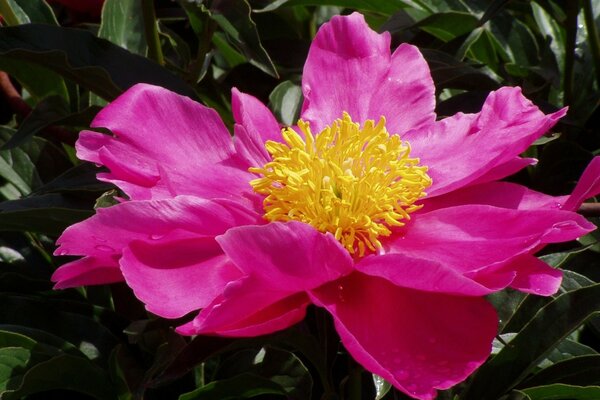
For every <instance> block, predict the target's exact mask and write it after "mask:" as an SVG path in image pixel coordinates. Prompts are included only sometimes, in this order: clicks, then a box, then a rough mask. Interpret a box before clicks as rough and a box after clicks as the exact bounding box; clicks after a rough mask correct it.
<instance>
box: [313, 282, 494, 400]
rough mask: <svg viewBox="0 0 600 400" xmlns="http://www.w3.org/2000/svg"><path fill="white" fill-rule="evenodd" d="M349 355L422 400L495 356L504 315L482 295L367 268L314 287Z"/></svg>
mask: <svg viewBox="0 0 600 400" xmlns="http://www.w3.org/2000/svg"><path fill="white" fill-rule="evenodd" d="M311 298H312V299H313V301H314V302H315V304H317V305H319V306H321V307H324V308H326V309H327V310H328V311H329V312H330V313H331V314H332V315H333V318H334V321H335V325H336V329H337V331H338V333H339V334H340V337H341V339H342V342H343V343H344V346H345V347H346V349H347V350H348V352H349V353H350V354H351V355H352V357H354V359H355V360H357V361H358V362H359V363H360V364H362V365H363V366H364V367H365V368H366V369H368V370H369V371H371V372H373V373H376V374H378V375H380V376H382V377H383V378H385V379H386V380H388V381H389V382H390V383H392V384H393V385H394V386H395V387H396V388H398V389H399V390H401V391H403V392H404V393H406V394H408V395H410V396H412V397H415V398H417V399H428V400H430V399H433V398H434V397H435V395H436V391H435V389H446V388H449V387H451V386H453V385H455V384H456V383H458V382H461V381H462V380H464V379H465V378H466V377H467V376H469V375H470V374H471V373H472V372H473V371H474V370H475V369H476V368H477V367H479V366H480V365H481V364H482V363H483V362H484V361H485V360H486V358H487V357H488V355H489V354H490V351H491V347H492V346H491V343H492V340H493V338H494V336H495V335H496V330H497V325H498V323H497V317H496V312H495V311H494V309H493V307H492V306H491V305H489V304H488V303H487V302H486V301H485V300H484V299H483V298H479V297H460V296H451V295H446V294H437V293H426V292H421V291H418V290H412V289H406V288H401V287H397V286H395V285H393V284H391V283H390V282H388V281H386V280H385V279H381V278H377V277H370V276H368V275H363V274H360V273H355V274H352V275H350V276H348V277H346V278H343V279H340V280H339V281H338V282H335V283H332V284H329V285H326V286H324V287H321V288H318V289H316V290H313V291H311Z"/></svg>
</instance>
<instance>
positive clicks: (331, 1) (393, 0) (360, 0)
mask: <svg viewBox="0 0 600 400" xmlns="http://www.w3.org/2000/svg"><path fill="white" fill-rule="evenodd" d="M427 3H428V2H425V1H419V0H414V1H411V0H386V1H377V0H325V1H319V0H276V1H274V2H272V3H271V4H269V5H268V6H266V7H265V8H262V9H260V10H255V12H267V11H273V10H275V9H277V8H279V7H282V6H285V7H292V6H339V7H345V8H351V9H356V10H363V11H372V12H375V13H379V14H384V15H392V14H393V13H395V12H396V11H398V10H400V9H402V8H407V7H414V8H417V9H429V8H430V6H429V5H428V4H427Z"/></svg>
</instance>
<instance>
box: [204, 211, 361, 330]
mask: <svg viewBox="0 0 600 400" xmlns="http://www.w3.org/2000/svg"><path fill="white" fill-rule="evenodd" d="M217 240H218V241H219V243H220V244H221V247H222V248H223V250H224V251H225V253H226V254H227V256H228V257H229V258H230V259H231V261H232V262H233V263H234V264H235V265H236V266H237V267H238V268H239V269H240V270H242V271H243V272H244V273H245V274H246V275H247V276H246V277H245V278H242V279H240V280H239V281H237V282H233V283H231V284H230V285H228V287H227V289H226V290H225V292H224V293H223V298H222V299H218V300H217V301H216V302H215V303H214V304H213V305H211V306H210V307H207V308H205V309H204V310H203V311H202V312H201V314H200V316H199V317H198V318H197V319H196V321H195V323H194V326H195V327H196V329H197V332H198V333H220V334H223V333H224V332H227V331H230V330H241V329H244V328H247V326H246V325H245V321H250V322H251V323H252V326H253V325H255V320H256V318H255V316H258V315H260V313H262V312H264V310H273V309H276V310H277V315H283V314H286V313H287V312H288V311H290V309H289V308H287V307H282V306H281V304H288V303H287V302H289V301H290V298H291V297H294V296H300V297H299V298H298V300H297V301H292V305H291V306H290V307H291V308H292V309H298V308H301V309H303V307H304V306H303V304H305V303H306V302H307V299H306V297H305V296H304V297H302V296H303V293H304V292H305V291H307V290H310V289H314V288H316V287H318V286H321V285H323V284H324V283H327V282H331V281H334V280H336V279H338V278H339V277H340V276H343V275H346V274H348V273H350V272H351V271H352V259H351V258H350V255H349V254H348V252H347V251H346V250H344V248H343V247H342V246H341V245H340V243H339V242H338V241H337V240H335V238H334V237H333V236H332V235H330V234H322V233H320V232H318V231H316V230H315V229H314V228H313V227H311V226H309V225H306V224H303V223H300V222H288V223H271V224H268V225H264V226H260V227H259V226H246V227H240V228H235V229H231V230H229V231H228V232H227V233H226V234H224V235H222V236H220V237H218V238H217ZM282 302H283V303H282ZM268 314H269V315H270V316H272V312H271V311H269V313H268ZM259 319H260V320H262V318H259ZM277 327H278V328H279V325H278V326H277ZM273 330H274V329H273Z"/></svg>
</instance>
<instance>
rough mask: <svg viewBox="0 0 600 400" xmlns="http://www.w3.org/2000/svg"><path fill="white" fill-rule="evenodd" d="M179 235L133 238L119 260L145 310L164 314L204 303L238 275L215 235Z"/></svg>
mask: <svg viewBox="0 0 600 400" xmlns="http://www.w3.org/2000/svg"><path fill="white" fill-rule="evenodd" d="M178 236H179V235H177V232H176V233H175V234H174V235H173V234H172V235H167V236H165V237H163V238H160V239H158V240H151V241H141V240H138V241H134V242H132V243H131V244H130V245H129V247H128V248H126V249H125V250H124V251H123V258H121V271H122V272H123V276H124V277H125V280H126V281H127V284H128V285H129V287H131V288H132V289H133V291H134V293H135V296H136V297H137V298H138V299H140V300H141V301H142V302H143V303H145V304H146V309H147V310H148V311H150V312H153V313H154V314H157V315H160V316H161V317H165V318H179V317H182V316H184V315H186V314H187V313H189V312H191V311H194V310H198V309H200V308H203V307H206V306H208V305H209V304H210V303H211V302H212V301H213V300H214V299H215V298H216V297H217V296H219V295H220V294H221V292H222V291H223V290H224V289H225V286H226V285H227V283H229V282H231V281H234V280H237V279H239V278H240V277H241V276H242V274H241V272H240V271H239V270H238V269H237V268H236V267H235V266H233V265H232V264H231V262H229V260H228V259H227V257H226V256H225V255H224V254H223V251H222V250H221V248H220V247H219V245H218V244H217V242H216V241H215V239H214V238H212V237H198V238H193V239H179V238H178Z"/></svg>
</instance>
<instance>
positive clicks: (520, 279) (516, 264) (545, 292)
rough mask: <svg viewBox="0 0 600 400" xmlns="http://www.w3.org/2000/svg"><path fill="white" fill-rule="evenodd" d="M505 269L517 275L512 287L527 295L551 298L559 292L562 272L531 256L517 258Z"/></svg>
mask: <svg viewBox="0 0 600 400" xmlns="http://www.w3.org/2000/svg"><path fill="white" fill-rule="evenodd" d="M505 269H512V270H514V271H515V272H516V273H517V276H516V277H515V279H514V280H513V281H512V283H511V284H510V287H512V288H513V289H517V290H520V291H521V292H525V293H533V294H537V295H540V296H551V295H553V294H555V293H556V292H558V289H559V288H560V283H561V282H562V276H563V273H562V271H561V270H559V269H556V268H552V267H551V266H549V265H548V264H546V263H545V262H543V261H542V260H540V259H539V258H537V257H534V256H532V255H530V254H526V255H523V256H521V257H517V258H516V259H515V260H514V261H512V262H511V263H510V264H509V265H508V266H506V267H505Z"/></svg>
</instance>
